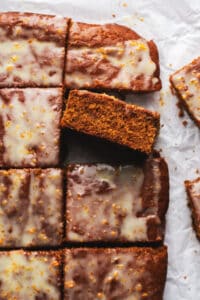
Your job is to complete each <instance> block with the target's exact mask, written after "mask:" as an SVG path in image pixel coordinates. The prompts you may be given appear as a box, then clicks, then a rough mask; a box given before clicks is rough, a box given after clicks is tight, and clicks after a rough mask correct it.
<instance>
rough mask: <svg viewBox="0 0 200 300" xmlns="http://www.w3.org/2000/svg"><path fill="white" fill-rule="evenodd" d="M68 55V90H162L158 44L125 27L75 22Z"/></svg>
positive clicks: (70, 29) (69, 41)
mask: <svg viewBox="0 0 200 300" xmlns="http://www.w3.org/2000/svg"><path fill="white" fill-rule="evenodd" d="M66 55H67V57H66V70H65V85H66V87H67V88H69V89H71V88H77V89H81V88H87V89H117V90H124V91H134V92H151V91H157V90H160V89H161V81H160V78H159V73H160V71H159V57H158V50H157V47H156V45H155V43H154V42H153V41H152V40H151V41H146V40H145V39H144V38H143V37H141V36H139V35H138V34H137V33H136V32H134V31H133V30H131V29H130V28H127V27H125V26H121V25H118V24H105V25H97V24H86V23H80V22H72V24H71V26H70V28H69V37H68V48H67V54H66Z"/></svg>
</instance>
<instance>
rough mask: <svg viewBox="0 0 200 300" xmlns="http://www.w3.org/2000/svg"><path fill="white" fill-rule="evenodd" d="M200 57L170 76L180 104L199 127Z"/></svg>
mask: <svg viewBox="0 0 200 300" xmlns="http://www.w3.org/2000/svg"><path fill="white" fill-rule="evenodd" d="M199 80H200V57H198V58H197V59H194V60H193V61H192V62H191V63H189V64H188V65H186V66H184V67H183V68H181V69H180V70H178V71H176V72H175V73H174V74H172V75H171V76H170V82H171V85H172V88H173V89H174V91H175V93H176V95H177V96H178V98H179V100H180V104H181V105H182V106H183V107H184V108H185V109H186V111H187V112H188V114H189V115H190V117H191V118H192V119H193V121H194V122H195V123H196V125H197V126H198V127H200V81H199Z"/></svg>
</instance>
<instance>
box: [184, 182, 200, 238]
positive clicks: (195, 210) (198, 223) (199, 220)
mask: <svg viewBox="0 0 200 300" xmlns="http://www.w3.org/2000/svg"><path fill="white" fill-rule="evenodd" d="M185 188H186V192H187V195H188V199H189V206H190V207H191V210H192V218H193V225H194V229H195V231H196V234H197V237H198V238H199V239H200V177H199V178H197V179H195V180H192V181H189V180H186V181H185Z"/></svg>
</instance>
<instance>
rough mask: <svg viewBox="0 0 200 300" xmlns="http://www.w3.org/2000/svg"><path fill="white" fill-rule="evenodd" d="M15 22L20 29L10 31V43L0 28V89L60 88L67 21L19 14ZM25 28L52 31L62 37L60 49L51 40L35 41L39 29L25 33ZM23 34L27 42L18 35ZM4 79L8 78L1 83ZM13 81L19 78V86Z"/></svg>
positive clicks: (39, 32)
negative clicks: (32, 86) (26, 87)
mask: <svg viewBox="0 0 200 300" xmlns="http://www.w3.org/2000/svg"><path fill="white" fill-rule="evenodd" d="M5 18H6V15H5ZM17 20H18V21H21V24H22V25H14V26H13V27H12V28H13V34H12V38H10V39H9V37H8V36H7V35H6V30H5V29H4V27H0V86H3V87H6V86H8V85H9V86H13V85H15V86H26V85H28V86H30V85H35V86H49V85H50V86H58V85H61V83H62V73H63V65H64V53H65V50H64V40H65V31H66V27H67V21H66V19H64V18H62V17H53V18H48V17H47V16H38V15H34V14H33V15H31V16H24V15H23V14H18V17H17ZM27 24H28V26H39V27H40V28H43V30H47V28H48V27H49V28H51V30H52V31H53V32H55V34H58V35H61V36H63V46H61V45H59V44H58V43H56V42H55V41H52V40H51V38H49V40H47V41H42V40H39V39H36V38H35V37H34V36H38V37H40V35H41V29H40V28H33V29H32V31H30V30H29V31H28V30H27V29H26V27H24V25H27ZM33 33H34V34H33ZM23 34H24V35H26V36H28V37H30V38H29V39H27V38H24V39H22V38H21V37H20V35H23ZM41 63H42V64H41ZM51 72H52V73H53V75H51ZM5 76H6V77H7V78H6V79H3V78H4V77H5ZM16 77H18V78H19V80H20V82H19V81H18V80H17V79H16ZM1 78H2V79H1Z"/></svg>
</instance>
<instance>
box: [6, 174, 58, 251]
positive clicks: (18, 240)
mask: <svg viewBox="0 0 200 300" xmlns="http://www.w3.org/2000/svg"><path fill="white" fill-rule="evenodd" d="M62 235H63V174H62V171H61V170H60V169H43V170H42V169H21V170H20V169H10V170H0V247H3V248H5V247H9V248H10V247H33V246H34V247H39V246H56V245H60V244H61V243H62Z"/></svg>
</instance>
